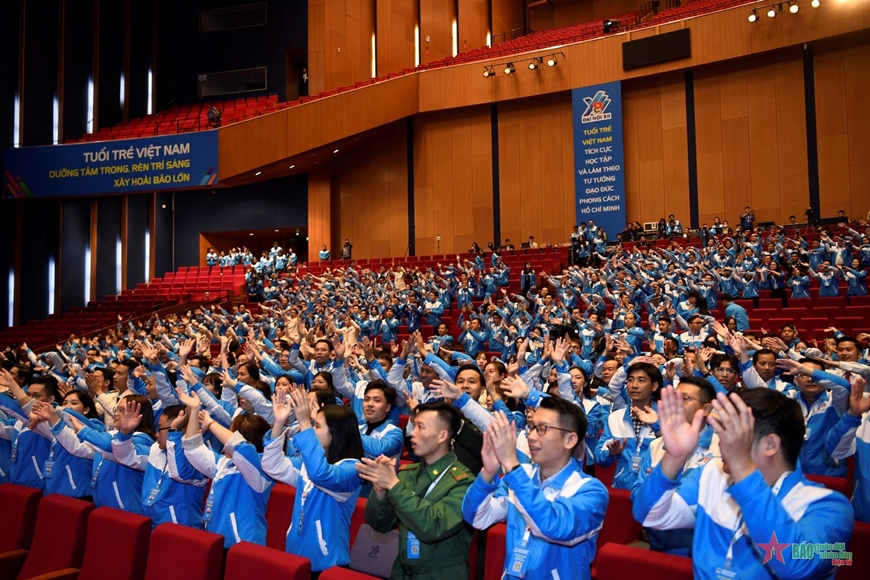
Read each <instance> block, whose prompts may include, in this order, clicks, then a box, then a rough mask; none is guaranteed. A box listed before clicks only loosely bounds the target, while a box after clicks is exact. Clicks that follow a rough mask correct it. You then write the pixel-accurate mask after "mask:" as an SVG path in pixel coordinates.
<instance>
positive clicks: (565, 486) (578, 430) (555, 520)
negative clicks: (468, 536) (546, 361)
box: [462, 397, 608, 579]
mask: <svg viewBox="0 0 870 580" xmlns="http://www.w3.org/2000/svg"><path fill="white" fill-rule="evenodd" d="M526 428H527V429H528V442H529V452H530V456H531V459H532V463H531V464H528V463H526V464H520V462H519V461H518V460H517V453H516V445H517V433H516V428H515V427H514V425H513V424H512V423H510V422H508V419H507V417H506V416H505V415H504V414H503V413H501V412H499V413H497V414H496V415H495V419H494V420H493V422H492V423H491V424H490V426H489V428H488V429H487V430H486V432H485V433H484V435H483V437H484V439H483V449H482V450H481V458H482V460H483V469H481V471H480V474H479V475H478V477H477V479H476V480H475V482H474V483H473V484H472V485H471V487H470V488H469V489H468V493H467V494H466V495H465V500H464V501H463V503H462V514H463V516H464V517H465V521H467V522H469V523H470V524H471V525H473V526H474V527H475V528H477V529H479V530H484V529H486V528H488V527H489V526H491V525H492V524H495V523H497V522H504V521H506V522H507V534H506V540H507V545H506V549H505V562H504V575H505V576H509V577H525V578H532V577H535V578H544V577H547V578H577V579H585V578H589V577H590V565H591V563H592V560H593V559H594V558H595V542H596V540H597V538H598V531H599V530H600V529H601V525H602V522H603V521H604V514H605V512H606V511H607V502H608V493H607V488H605V487H604V484H602V483H601V482H600V481H599V480H597V479H595V478H593V477H591V476H589V475H587V474H585V473H584V472H583V463H582V462H581V461H578V460H577V459H575V458H574V457H573V456H572V454H573V452H574V448H575V447H576V446H578V445H582V444H583V439H584V438H585V436H586V417H585V416H584V415H583V411H582V410H581V409H580V407H578V406H577V405H574V404H573V403H570V402H568V401H565V400H563V399H560V398H557V397H544V398H543V399H541V403H540V406H539V407H538V409H537V410H536V411H535V414H534V415H532V418H531V420H529V422H528V423H527V426H526Z"/></svg>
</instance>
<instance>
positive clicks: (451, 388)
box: [429, 379, 462, 401]
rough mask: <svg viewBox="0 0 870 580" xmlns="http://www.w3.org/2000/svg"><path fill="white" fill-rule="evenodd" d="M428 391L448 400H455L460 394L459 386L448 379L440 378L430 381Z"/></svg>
mask: <svg viewBox="0 0 870 580" xmlns="http://www.w3.org/2000/svg"><path fill="white" fill-rule="evenodd" d="M429 392H431V393H432V395H433V396H435V397H436V398H440V399H447V400H449V401H456V400H458V399H459V397H461V396H462V391H461V390H460V389H459V387H457V386H456V385H455V384H454V383H452V382H450V381H444V380H441V379H435V380H434V381H432V383H431V384H430V385H429Z"/></svg>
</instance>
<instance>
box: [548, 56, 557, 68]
mask: <svg viewBox="0 0 870 580" xmlns="http://www.w3.org/2000/svg"><path fill="white" fill-rule="evenodd" d="M557 64H559V61H557V60H556V55H555V54H554V55H553V56H551V57H550V58H548V59H547V66H556V65H557Z"/></svg>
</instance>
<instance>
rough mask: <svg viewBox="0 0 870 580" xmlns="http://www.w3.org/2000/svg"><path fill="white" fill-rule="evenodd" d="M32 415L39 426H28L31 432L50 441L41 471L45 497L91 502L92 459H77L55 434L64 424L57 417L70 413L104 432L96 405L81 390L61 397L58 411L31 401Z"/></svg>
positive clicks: (69, 414)
mask: <svg viewBox="0 0 870 580" xmlns="http://www.w3.org/2000/svg"><path fill="white" fill-rule="evenodd" d="M65 411H66V412H65ZM33 413H34V414H35V415H36V417H37V419H38V421H39V423H38V424H36V425H33V424H31V429H33V430H34V431H36V432H37V433H38V434H39V435H42V436H43V437H45V438H46V439H49V440H50V441H51V443H50V446H49V451H48V457H47V458H46V460H45V463H44V464H43V470H42V475H43V477H44V478H45V494H46V495H49V494H53V493H57V494H60V495H65V496H68V497H76V498H80V499H91V498H92V496H93V490H92V487H91V474H92V472H93V460H92V458H91V457H81V456H79V455H77V454H74V453H70V452H69V451H67V449H66V448H65V447H64V446H63V445H61V444H60V443H59V441H58V439H57V436H56V435H55V431H56V430H58V431H59V430H60V428H62V427H63V425H62V424H63V422H64V421H62V419H61V416H64V417H72V416H74V413H75V414H78V418H79V420H80V421H82V422H84V423H87V424H89V425H90V426H91V427H92V428H94V429H96V430H98V431H102V430H103V429H104V425H103V421H102V420H101V419H100V418H99V416H98V415H97V406H96V404H95V403H94V400H93V399H92V398H91V397H90V395H88V394H87V393H84V392H82V391H70V392H68V393H67V394H66V395H65V396H64V398H63V402H62V408H60V407H58V408H54V407H52V406H51V405H49V404H47V403H42V402H40V401H34V405H33ZM67 420H69V419H67Z"/></svg>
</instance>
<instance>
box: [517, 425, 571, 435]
mask: <svg viewBox="0 0 870 580" xmlns="http://www.w3.org/2000/svg"><path fill="white" fill-rule="evenodd" d="M532 429H534V430H535V433H537V434H538V437H543V436H544V435H546V434H547V431H549V430H550V429H555V430H556V431H564V432H565V433H573V431H571V430H570V429H562V428H561V427H553V426H551V425H534V424H532V423H526V426H525V431H526V434H528V433H530V432H531V430H532Z"/></svg>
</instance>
